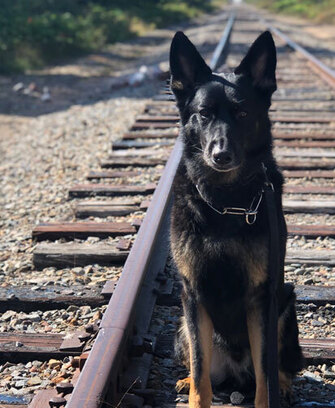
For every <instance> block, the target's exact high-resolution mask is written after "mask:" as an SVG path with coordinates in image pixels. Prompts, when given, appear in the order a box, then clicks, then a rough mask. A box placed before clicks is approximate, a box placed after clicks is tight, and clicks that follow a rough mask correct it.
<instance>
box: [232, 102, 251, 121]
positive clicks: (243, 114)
mask: <svg viewBox="0 0 335 408" xmlns="http://www.w3.org/2000/svg"><path fill="white" fill-rule="evenodd" d="M233 112H234V116H235V118H236V119H243V118H245V117H247V116H248V113H247V112H245V111H243V110H242V109H241V107H240V106H239V105H234V106H233Z"/></svg>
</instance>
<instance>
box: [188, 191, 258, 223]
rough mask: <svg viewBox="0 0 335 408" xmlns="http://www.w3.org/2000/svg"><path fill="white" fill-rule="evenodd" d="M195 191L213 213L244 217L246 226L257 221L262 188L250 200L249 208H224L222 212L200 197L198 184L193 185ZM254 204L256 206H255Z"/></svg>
mask: <svg viewBox="0 0 335 408" xmlns="http://www.w3.org/2000/svg"><path fill="white" fill-rule="evenodd" d="M195 187H196V189H197V190H198V193H199V195H200V197H201V198H202V199H203V200H204V201H205V203H206V204H207V205H208V206H209V207H210V208H211V209H212V210H214V211H215V212H217V213H218V214H220V215H226V214H231V215H244V216H245V221H246V223H247V224H248V225H252V224H254V223H255V221H256V219H257V214H258V208H259V206H260V204H261V202H262V198H263V193H264V189H263V188H262V190H261V191H259V192H258V193H257V194H256V195H255V197H254V198H253V199H252V201H251V204H250V207H249V208H240V207H224V208H223V209H222V210H218V209H217V208H215V207H213V206H212V204H211V203H210V202H208V201H207V200H206V199H205V197H204V196H203V195H202V193H201V191H200V189H199V186H198V184H196V185H195ZM255 203H256V205H255Z"/></svg>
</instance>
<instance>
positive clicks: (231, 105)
mask: <svg viewBox="0 0 335 408" xmlns="http://www.w3.org/2000/svg"><path fill="white" fill-rule="evenodd" d="M170 67H171V88H172V90H173V92H174V94H175V96H176V100H177V105H178V108H179V111H180V118H181V138H182V141H183V144H184V151H183V156H182V160H181V163H180V166H179V169H178V171H177V176H176V179H175V183H174V204H173V211H172V228H171V247H172V253H173V258H174V261H175V263H176V265H177V267H178V270H179V272H180V274H181V277H182V280H183V298H182V300H183V309H184V318H183V324H182V326H181V329H180V332H179V335H178V339H177V343H178V346H177V348H178V349H179V353H180V354H181V355H182V357H183V359H184V362H186V364H188V366H189V369H190V397H189V403H190V407H191V408H208V407H209V406H210V403H211V400H212V385H214V386H222V387H228V388H229V384H230V385H231V384H233V389H235V390H239V389H242V390H243V389H245V388H246V387H250V386H251V387H252V386H253V387H254V388H255V385H256V391H255V392H256V395H255V406H256V408H266V407H268V397H267V387H266V381H267V372H266V371H267V370H266V364H265V361H266V360H265V358H266V346H265V330H266V327H267V310H268V305H269V291H268V284H269V280H268V276H267V263H268V250H269V248H268V247H269V225H268V220H267V217H266V209H265V203H264V199H263V194H262V189H263V187H264V182H265V175H264V170H263V167H262V166H263V165H262V163H264V165H265V167H266V168H267V174H268V177H269V179H270V181H271V182H272V183H273V186H274V189H275V196H276V204H277V209H278V219H279V231H280V237H279V241H280V268H279V270H280V276H279V277H278V280H279V287H278V303H279V323H278V333H279V380H280V387H281V389H282V390H283V391H284V392H285V393H287V392H289V389H290V383H291V379H292V377H293V376H294V374H295V373H296V372H297V371H298V370H299V369H300V367H301V350H300V347H299V344H298V328H297V319H296V313H295V294H294V290H293V287H292V286H291V285H288V284H284V257H285V246H286V235H287V234H286V225H285V220H284V216H283V211H282V198H281V196H282V185H283V178H282V175H281V173H280V172H279V170H278V168H277V165H276V162H275V160H274V158H273V154H272V136H271V125H270V121H269V117H268V110H269V107H270V104H271V95H272V93H273V92H274V91H275V90H276V77H275V69H276V49H275V45H274V42H273V39H272V36H271V34H270V33H269V32H265V33H263V34H262V35H261V36H260V37H259V38H258V39H257V40H256V41H255V42H254V44H253V45H252V46H251V48H250V49H249V51H248V53H247V55H246V56H245V58H244V59H243V60H242V62H241V63H240V65H239V66H238V67H237V68H236V69H235V71H234V73H230V74H214V73H212V71H211V69H210V68H209V67H208V66H207V65H206V63H205V62H204V60H203V59H202V57H201V56H200V54H199V53H198V51H197V50H196V48H195V47H194V45H193V44H192V43H191V42H190V41H189V40H188V38H187V37H186V36H185V35H184V34H183V33H181V32H178V33H177V34H176V35H175V37H174V39H173V41H172V45H171V53H170ZM236 207H237V209H236ZM248 210H251V213H249V215H248ZM231 213H233V214H231ZM235 213H238V214H235Z"/></svg>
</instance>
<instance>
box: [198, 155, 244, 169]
mask: <svg viewBox="0 0 335 408" xmlns="http://www.w3.org/2000/svg"><path fill="white" fill-rule="evenodd" d="M204 159H205V163H206V164H207V166H208V167H210V168H211V169H213V170H214V171H217V172H219V173H230V172H231V171H234V170H238V168H239V167H240V166H241V164H240V163H236V161H232V162H230V163H216V162H215V161H214V160H212V159H211V158H209V157H204Z"/></svg>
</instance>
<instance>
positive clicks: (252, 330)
mask: <svg viewBox="0 0 335 408" xmlns="http://www.w3.org/2000/svg"><path fill="white" fill-rule="evenodd" d="M247 324H248V335H249V342H250V348H251V357H252V362H253V365H254V371H255V377H256V396H255V408H268V390H267V384H266V376H265V373H264V370H263V366H262V347H263V344H262V343H263V335H262V330H263V329H262V322H261V313H260V310H258V309H257V308H252V309H250V311H248V314H247Z"/></svg>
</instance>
